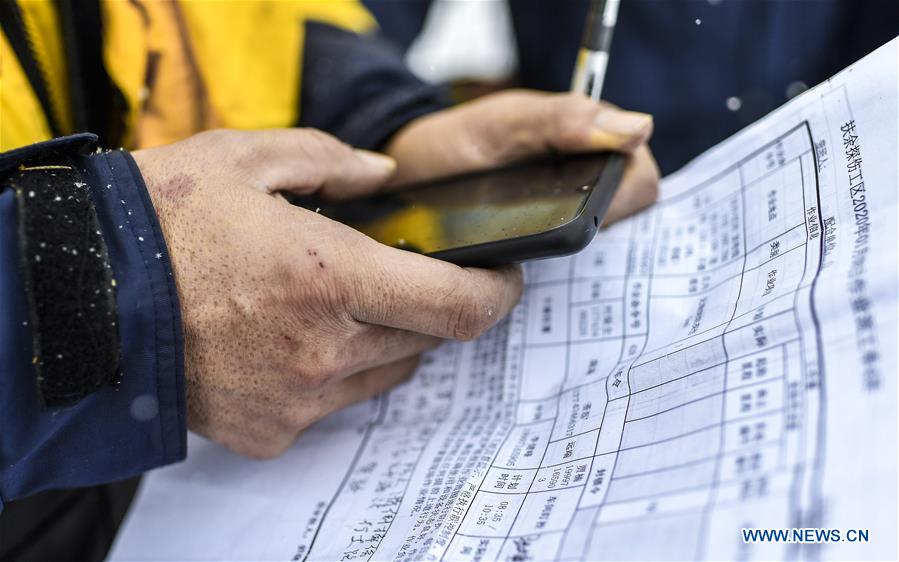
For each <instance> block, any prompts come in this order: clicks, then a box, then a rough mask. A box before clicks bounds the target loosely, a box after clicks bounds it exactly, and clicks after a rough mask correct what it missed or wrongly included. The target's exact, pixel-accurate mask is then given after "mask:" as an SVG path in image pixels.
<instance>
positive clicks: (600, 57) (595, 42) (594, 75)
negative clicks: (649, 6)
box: [571, 0, 621, 100]
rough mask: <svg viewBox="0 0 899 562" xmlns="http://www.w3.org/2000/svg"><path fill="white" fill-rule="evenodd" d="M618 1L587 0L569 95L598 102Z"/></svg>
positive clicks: (616, 16) (607, 63)
mask: <svg viewBox="0 0 899 562" xmlns="http://www.w3.org/2000/svg"><path fill="white" fill-rule="evenodd" d="M620 1H621V0H591V2H590V10H589V11H588V12H587V23H586V26H585V27H584V38H583V40H582V41H581V48H580V51H578V56H577V62H576V63H575V65H574V77H573V78H572V80H571V91H572V92H583V93H585V94H587V95H588V96H590V97H591V98H592V99H594V100H599V95H600V94H601V93H602V83H603V80H605V77H606V67H608V65H609V47H611V46H612V32H613V31H615V22H616V20H617V19H618V4H619V3H620Z"/></svg>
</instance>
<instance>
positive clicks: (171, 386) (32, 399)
mask: <svg viewBox="0 0 899 562" xmlns="http://www.w3.org/2000/svg"><path fill="white" fill-rule="evenodd" d="M35 146H39V145H35ZM70 146H71V145H70ZM53 148H54V150H56V149H60V148H61V145H59V143H57V144H56V145H54V147H53ZM67 152H68V151H67ZM2 156H7V157H8V156H9V153H6V154H5V155H2ZM20 156H21V155H20ZM68 156H69V157H72V154H71V152H68ZM75 158H76V160H75V161H76V165H77V166H78V167H79V169H80V170H81V172H82V175H83V177H84V178H85V180H86V183H87V184H88V185H89V186H90V189H91V190H90V196H91V199H92V201H93V203H94V205H95V207H96V211H97V216H98V219H99V223H100V227H101V230H102V233H103V238H104V240H105V241H106V244H107V248H108V253H109V257H110V261H111V264H112V269H113V273H114V278H115V279H116V303H117V308H118V328H119V338H120V344H121V362H120V365H119V370H120V377H119V379H120V382H119V384H118V385H117V386H107V387H104V388H101V389H100V390H97V391H96V392H93V393H91V394H90V395H88V396H87V397H85V398H83V399H81V400H80V401H78V402H77V403H75V404H73V405H71V406H66V407H61V408H46V407H43V406H41V404H40V401H39V398H38V392H37V387H36V385H35V379H34V373H33V369H32V365H31V362H32V340H31V329H30V328H31V327H30V326H29V323H28V307H27V304H26V299H25V288H24V285H23V282H22V275H21V271H19V269H18V264H19V263H20V260H19V258H20V256H19V251H20V249H19V245H18V244H17V230H16V227H17V225H16V222H17V219H16V213H15V197H16V195H15V193H14V192H12V191H10V190H6V191H3V192H0V309H4V313H3V314H0V428H2V431H3V438H2V439H0V508H2V502H3V501H8V500H14V499H17V498H21V497H25V496H28V495H31V494H34V493H37V492H40V491H42V490H47V489H54V488H73V487H80V486H89V485H95V484H100V483H105V482H110V481H114V480H118V479H123V478H127V477H130V476H133V475H136V474H140V473H142V472H145V471H147V470H149V469H152V468H154V467H158V466H161V465H165V464H169V463H172V462H175V461H178V460H181V459H183V458H184V457H185V455H186V447H187V445H186V437H187V435H186V432H187V430H186V420H185V396H184V353H183V337H182V333H181V316H180V309H179V303H178V297H177V293H176V289H175V283H174V278H173V274H172V268H171V264H170V261H169V257H168V251H167V249H166V245H165V241H164V239H163V237H162V232H161V229H160V226H159V223H158V220H157V217H156V214H155V211H154V209H153V206H152V204H151V201H150V198H149V195H148V193H147V191H146V187H145V186H144V183H143V179H142V177H141V175H140V172H139V170H138V168H137V166H136V165H135V163H134V161H133V159H132V158H131V156H130V155H129V154H128V153H127V152H124V151H114V152H106V153H96V154H92V155H89V156H76V157H75ZM10 160H11V159H8V158H0V163H4V164H6V163H9V162H10Z"/></svg>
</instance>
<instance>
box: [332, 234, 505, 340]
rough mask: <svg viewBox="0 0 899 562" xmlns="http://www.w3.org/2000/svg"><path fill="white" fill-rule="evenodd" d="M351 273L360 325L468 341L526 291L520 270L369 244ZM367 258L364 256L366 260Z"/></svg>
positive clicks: (362, 246)
mask: <svg viewBox="0 0 899 562" xmlns="http://www.w3.org/2000/svg"><path fill="white" fill-rule="evenodd" d="M368 242H371V243H370V244H360V245H359V252H360V256H359V258H358V259H360V260H367V262H366V264H367V267H360V268H354V269H353V271H352V272H350V273H349V275H351V276H352V277H351V278H350V279H349V281H350V282H351V284H352V286H353V290H352V297H351V300H350V303H349V305H350V312H351V314H352V315H353V317H354V318H355V319H356V320H358V321H360V322H368V323H370V324H379V325H383V326H390V327H393V328H399V329H402V330H409V331H412V332H419V333H422V334H429V335H432V336H437V337H440V338H449V339H457V340H470V339H473V338H475V337H477V336H479V335H480V334H482V333H484V332H485V331H486V330H488V329H489V328H490V327H491V326H493V325H494V324H496V322H498V321H499V320H500V319H502V318H503V317H504V316H506V314H508V313H509V311H511V310H512V308H513V307H514V306H515V304H516V303H517V302H518V299H519V297H520V296H521V290H522V275H521V268H520V267H519V266H517V265H516V266H506V267H502V268H497V269H480V268H462V267H459V266H457V265H453V264H451V263H448V262H444V261H441V260H436V259H433V258H429V257H426V256H423V255H420V254H415V253H412V252H407V251H404V250H398V249H395V248H391V247H389V246H385V245H383V244H378V243H376V242H373V241H371V240H370V239H368ZM363 253H364V256H363Z"/></svg>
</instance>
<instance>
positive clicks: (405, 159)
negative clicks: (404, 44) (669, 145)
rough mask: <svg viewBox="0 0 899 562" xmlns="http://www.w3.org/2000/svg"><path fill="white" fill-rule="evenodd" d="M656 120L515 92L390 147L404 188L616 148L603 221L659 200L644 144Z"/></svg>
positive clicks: (457, 111) (426, 124)
mask: <svg viewBox="0 0 899 562" xmlns="http://www.w3.org/2000/svg"><path fill="white" fill-rule="evenodd" d="M650 134H652V117H651V116H649V115H647V114H645V113H635V112H632V111H623V110H621V109H618V108H616V107H614V106H612V105H609V104H607V103H596V102H594V101H592V100H590V99H589V98H587V97H586V96H583V95H580V94H546V93H541V92H534V91H526V90H510V91H505V92H500V93H497V94H493V95H490V96H485V97H483V98H480V99H477V100H475V101H472V102H469V103H465V104H462V105H459V106H457V107H454V108H452V109H449V110H446V111H440V112H438V113H433V114H431V115H428V116H426V117H422V118H419V119H416V120H415V121H413V122H412V123H410V124H409V125H407V126H406V127H404V128H403V129H401V130H400V132H399V133H397V134H396V135H395V136H394V138H393V139H392V140H391V142H390V144H389V145H388V147H387V150H386V152H387V154H389V155H391V156H393V157H394V158H395V159H396V161H397V163H398V164H399V168H398V170H397V173H396V175H395V176H394V177H393V180H392V182H391V184H392V185H395V186H399V185H402V184H405V183H409V182H414V181H420V180H425V179H431V178H436V177H441V176H448V175H452V174H458V173H460V172H469V171H474V170H481V169H486V168H492V167H496V166H500V165H503V164H508V163H510V162H514V161H516V160H521V159H523V158H527V157H530V156H535V155H538V154H542V153H546V152H590V151H598V150H616V151H619V152H624V153H626V154H628V155H630V160H629V163H628V165H627V168H626V169H625V173H624V177H623V178H622V182H621V186H620V187H619V189H618V191H617V192H616V194H615V198H614V199H613V200H612V204H611V206H610V207H609V212H608V214H607V215H606V220H605V222H606V223H609V222H614V221H616V220H618V219H620V218H622V217H625V216H627V215H630V214H632V213H634V212H636V211H638V210H640V209H642V208H643V207H646V206H647V205H649V204H650V203H652V202H653V201H655V199H656V195H657V192H658V182H659V169H658V167H657V166H656V163H655V160H654V159H653V157H652V154H651V153H650V152H649V148H648V147H647V146H646V141H647V140H648V139H649V136H650Z"/></svg>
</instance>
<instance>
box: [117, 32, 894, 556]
mask: <svg viewBox="0 0 899 562" xmlns="http://www.w3.org/2000/svg"><path fill="white" fill-rule="evenodd" d="M897 47H899V39H897V40H893V41H892V42H891V43H889V44H887V45H885V46H883V47H882V48H880V49H879V50H877V51H875V52H874V53H872V54H871V55H869V56H868V57H866V58H865V59H863V60H861V61H859V62H858V63H856V64H855V65H853V66H852V67H850V68H848V69H846V70H845V71H843V72H842V73H840V74H838V75H837V76H835V77H834V78H832V79H831V80H829V81H827V82H825V83H823V84H821V85H819V86H818V87H816V88H813V89H811V90H809V91H808V92H806V93H804V94H803V95H801V96H799V97H797V98H795V99H794V100H792V101H790V102H789V103H788V104H786V105H785V106H784V107H782V108H780V109H779V110H777V111H775V112H773V113H772V114H770V115H768V116H767V117H765V118H764V119H762V120H760V121H759V122H758V123H756V124H754V125H752V126H751V127H749V128H747V129H745V130H743V131H742V132H740V133H738V134H736V135H735V136H733V137H732V138H730V139H729V140H727V141H725V142H723V143H721V144H720V145H718V146H717V147H715V148H713V149H711V150H709V151H708V152H707V153H705V154H704V155H702V156H700V157H699V158H697V159H696V160H695V161H693V162H692V163H690V164H689V165H687V166H686V167H685V168H684V169H682V170H681V171H680V172H678V173H675V174H673V175H671V176H669V177H667V178H665V180H664V181H663V185H662V189H661V196H660V199H659V201H658V202H657V203H656V204H655V205H654V206H652V207H651V208H649V209H647V210H646V211H644V212H642V213H641V214H639V215H637V216H634V217H632V218H630V219H628V220H624V221H621V222H619V223H617V224H615V225H613V226H611V227H610V228H608V229H605V230H603V231H601V232H600V233H599V234H598V235H597V237H596V239H595V240H594V242H593V243H592V244H591V245H590V246H588V247H587V248H586V249H585V250H584V251H582V252H580V253H578V254H577V255H574V256H571V257H567V258H561V259H554V260H547V261H539V262H534V263H531V264H528V265H527V267H526V274H525V278H526V283H527V287H526V290H525V293H524V297H523V299H522V302H521V304H520V305H519V306H518V307H517V308H516V309H515V310H514V312H513V313H512V315H511V317H510V318H508V319H507V320H505V321H503V322H502V323H501V324H499V325H498V326H497V327H496V328H495V329H493V330H492V331H490V332H488V333H487V334H486V335H485V336H483V337H481V338H480V339H478V340H476V341H473V342H469V343H449V344H446V345H444V346H443V347H442V348H440V349H438V350H436V351H435V352H433V353H431V354H429V355H428V356H426V358H425V360H424V361H423V364H422V365H421V367H420V368H419V370H418V372H417V373H416V375H415V376H414V377H413V378H412V379H411V380H410V381H409V382H408V383H406V384H404V385H403V386H401V387H399V388H396V389H395V390H392V391H390V392H388V393H386V394H384V395H382V396H380V397H379V398H377V399H375V400H372V401H369V402H366V403H363V404H359V405H356V406H354V407H351V408H348V409H346V410H343V411H341V412H338V413H336V414H334V415H333V416H331V417H329V418H327V419H325V420H323V421H322V422H321V423H319V424H317V425H316V426H315V427H313V428H311V429H310V430H309V431H307V432H306V433H305V434H304V435H303V436H302V437H301V438H300V440H299V441H298V442H297V444H296V446H295V447H293V448H292V449H291V450H290V451H289V452H288V453H286V454H285V455H284V456H282V457H280V458H278V459H275V460H273V461H268V462H258V461H253V460H249V459H245V458H241V457H238V456H236V455H234V454H232V453H230V452H228V451H227V450H225V449H224V448H222V447H220V446H218V445H215V444H213V443H211V442H208V441H206V440H204V439H201V438H199V437H195V436H191V438H190V441H189V454H188V459H187V461H186V462H183V463H180V464H177V465H174V466H171V467H167V468H164V469H161V470H157V471H154V472H152V473H150V474H148V475H147V476H146V478H145V480H144V482H143V485H142V488H141V490H140V493H139V496H138V498H137V499H136V502H135V505H134V506H133V508H132V511H131V513H130V515H129V517H128V519H127V522H126V524H125V526H124V527H123V530H122V532H121V533H120V536H119V538H118V541H117V543H116V545H115V547H114V550H113V553H112V558H113V559H116V560H150V559H153V560H159V559H180V560H190V559H228V560H243V559H246V560H290V559H293V560H310V561H311V560H338V561H349V560H352V561H356V560H606V559H608V560H628V559H639V560H645V559H653V560H658V559H678V560H694V559H695V560H699V559H784V558H798V559H820V558H825V559H827V558H838V559H855V560H859V559H868V558H879V559H896V557H897V552H896V540H897V537H896V533H897V519H896V492H897V490H896V482H897V463H896V459H897V442H896V441H897V435H896V428H897V424H896V422H897V419H896V407H897V403H896V402H897V389H896V374H897V362H896V343H897V333H896V326H897V256H896V249H897V193H899V184H897V176H899V173H897V155H899V132H897V119H899V118H897V105H899V96H897V64H899V58H897ZM696 126H697V127H700V126H702V124H701V123H697V124H696ZM772 529H773V530H781V529H788V530H789V529H800V530H802V529H811V530H813V531H814V530H815V529H818V530H819V531H821V530H836V531H837V533H838V535H837V536H838V537H839V540H834V538H835V537H833V536H828V537H829V538H822V539H821V540H820V542H815V541H812V540H805V539H808V537H806V538H805V539H802V540H800V539H797V538H796V537H794V536H791V537H790V539H789V540H777V539H776V538H772V537H768V538H767V539H760V538H758V537H755V538H753V536H751V535H750V536H748V538H747V534H746V531H747V530H748V531H756V530H772Z"/></svg>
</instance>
